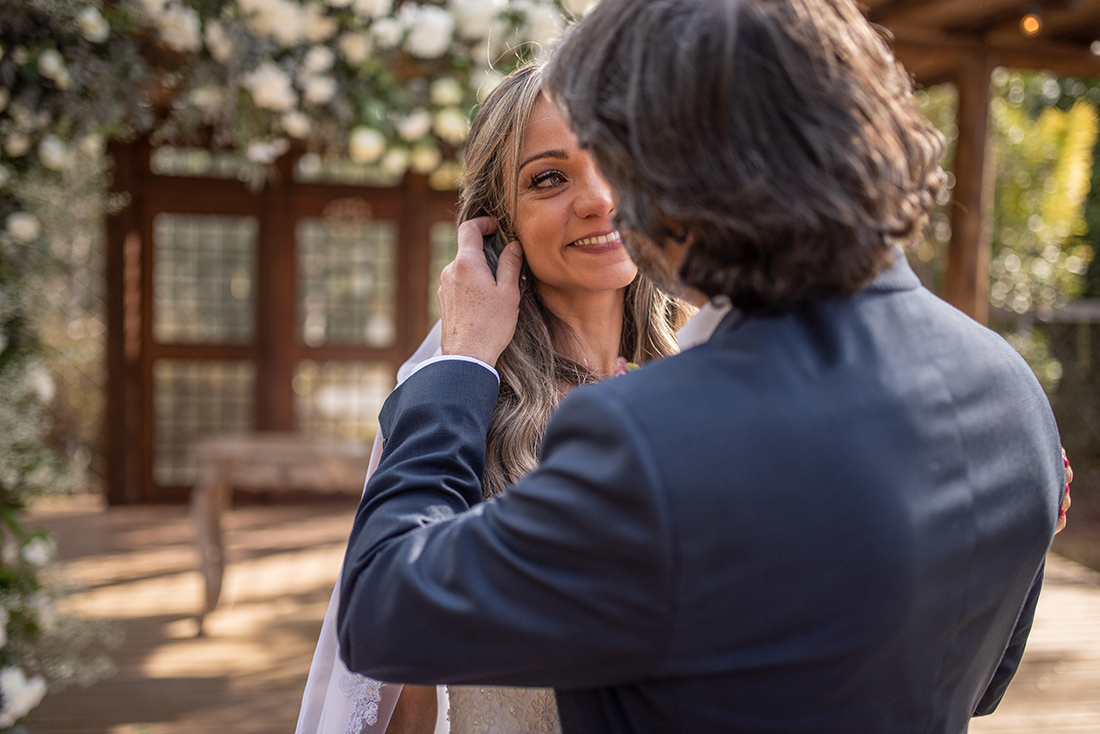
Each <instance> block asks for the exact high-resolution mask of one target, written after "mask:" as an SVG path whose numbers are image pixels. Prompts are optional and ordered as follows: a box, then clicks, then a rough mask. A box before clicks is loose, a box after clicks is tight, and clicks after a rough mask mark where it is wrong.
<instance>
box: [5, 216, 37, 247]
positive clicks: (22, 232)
mask: <svg viewBox="0 0 1100 734" xmlns="http://www.w3.org/2000/svg"><path fill="white" fill-rule="evenodd" d="M5 226H6V227H7V230H8V234H10V235H11V236H12V237H13V238H15V239H16V240H17V241H19V242H33V241H34V240H36V239H38V236H39V235H40V234H42V223H41V222H39V221H38V217H36V216H34V215H33V214H31V213H30V212H12V213H11V214H9V215H8V218H7V221H6V223H5Z"/></svg>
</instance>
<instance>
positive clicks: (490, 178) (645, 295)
mask: <svg viewBox="0 0 1100 734" xmlns="http://www.w3.org/2000/svg"><path fill="white" fill-rule="evenodd" d="M541 92H542V68H541V66H539V65H537V64H528V65H526V66H523V67H521V68H519V69H517V70H516V71H515V72H513V73H512V74H510V75H509V76H508V77H506V78H505V79H504V81H503V82H502V83H501V84H500V85H499V86H498V87H497V88H496V89H495V90H494V91H493V92H492V93H491V94H490V95H489V96H488V97H487V98H486V99H485V101H484V102H483V103H482V104H481V106H480V108H479V109H478V111H477V114H476V115H475V117H474V121H473V124H472V126H471V130H470V135H469V138H468V140H467V142H466V151H465V156H466V164H465V172H464V174H463V177H462V183H461V195H460V205H459V213H458V218H457V219H458V222H459V223H461V222H465V221H466V220H468V219H473V218H474V217H480V216H491V217H493V218H494V219H495V220H496V221H497V230H498V231H497V234H496V235H494V236H493V237H491V238H486V245H485V252H486V257H487V258H488V259H489V262H490V264H491V265H492V266H493V267H494V268H495V267H496V257H497V255H499V253H500V251H501V249H502V248H503V247H504V245H505V244H506V243H508V242H511V241H512V240H515V239H517V238H516V222H515V218H514V213H515V211H516V200H517V196H518V191H519V185H518V180H519V155H520V148H521V146H522V144H523V131H524V130H525V129H526V128H527V123H528V119H529V117H530V113H531V109H532V107H534V104H535V101H536V100H537V99H538V97H539V95H540V94H541ZM522 276H526V277H521V279H520V306H519V322H518V324H517V326H516V333H515V336H514V337H513V338H512V342H511V343H510V344H509V345H508V347H507V349H505V350H504V353H503V354H501V356H500V359H499V360H498V362H497V370H498V371H499V372H500V397H499V399H498V400H497V405H496V409H495V410H494V412H493V418H492V421H491V422H490V425H489V435H488V437H487V439H486V441H487V445H486V468H485V479H484V482H483V484H482V493H483V495H484V496H485V497H491V496H493V495H496V494H499V493H500V492H502V491H503V490H504V489H505V488H506V487H507V486H508V485H510V484H513V483H515V482H516V481H517V480H518V479H520V477H522V476H523V475H524V474H526V473H527V472H529V471H531V470H532V469H534V468H535V465H536V464H537V463H538V455H539V449H540V446H541V444H542V438H543V434H544V433H545V431H546V424H547V423H548V422H549V420H550V416H551V414H552V413H553V412H554V409H555V408H556V407H557V406H558V403H559V402H560V401H561V399H562V397H563V396H564V394H565V392H567V391H568V390H569V389H570V388H572V387H575V386H577V385H580V384H583V383H588V382H595V381H596V380H597V378H598V377H599V376H598V375H596V374H594V373H593V372H592V371H591V370H589V369H588V368H587V367H585V366H584V365H582V364H579V363H577V362H576V361H575V360H572V359H570V358H569V357H567V356H565V354H564V353H563V351H562V350H561V348H560V340H561V339H562V338H563V335H568V333H569V329H568V327H567V326H566V324H565V323H564V322H563V321H561V319H559V318H558V317H557V316H555V315H554V313H553V312H552V311H550V309H548V308H547V307H546V305H545V304H543V302H542V300H541V299H540V298H539V295H538V290H537V288H536V287H535V278H534V276H533V275H532V274H531V271H530V270H529V269H528V268H527V265H526V264H524V266H523V271H522ZM690 313H691V308H690V307H689V306H687V305H686V304H684V303H683V302H681V301H679V300H677V299H675V298H672V297H670V296H668V295H667V294H665V293H664V292H662V291H660V290H659V289H658V288H657V287H656V286H655V285H654V284H653V283H652V282H651V281H650V280H649V279H648V278H646V277H644V276H643V275H641V274H640V273H639V274H638V276H637V277H635V278H634V281H633V282H632V283H631V284H630V285H629V286H627V289H626V294H625V300H624V305H623V330H622V337H621V343H620V347H619V348H620V352H619V353H620V354H621V355H622V356H624V357H626V358H627V359H628V360H629V361H632V362H635V363H637V364H643V363H645V362H648V361H649V360H652V359H657V358H659V357H664V356H667V355H669V354H673V353H675V352H676V351H677V350H676V337H675V333H676V330H677V329H678V328H679V327H680V326H681V325H682V324H683V322H684V321H685V320H686V318H687V317H688V315H690ZM555 335H557V337H555Z"/></svg>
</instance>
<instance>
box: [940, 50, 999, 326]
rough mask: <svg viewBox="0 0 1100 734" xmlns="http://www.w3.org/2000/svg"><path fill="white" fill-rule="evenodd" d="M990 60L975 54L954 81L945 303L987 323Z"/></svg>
mask: <svg viewBox="0 0 1100 734" xmlns="http://www.w3.org/2000/svg"><path fill="white" fill-rule="evenodd" d="M993 66H994V64H993V60H992V59H991V58H990V57H989V56H988V55H986V54H983V53H980V52H979V53H974V54H972V55H971V56H970V57H969V58H968V59H967V60H966V63H965V64H963V65H962V66H961V67H960V68H959V70H958V75H957V76H956V81H955V84H956V86H957V88H958V93H959V108H958V115H957V124H958V128H959V137H958V139H957V141H956V143H955V189H954V195H953V198H952V201H951V209H950V217H951V243H950V245H949V248H948V251H947V268H946V271H945V273H944V293H943V296H944V298H945V299H946V300H947V301H948V302H949V303H951V304H952V305H954V306H955V307H956V308H958V309H959V310H961V311H962V312H963V313H965V314H967V315H968V316H970V317H971V318H973V319H975V320H976V321H978V322H980V323H983V324H984V323H986V322H987V321H988V318H989V297H988V288H989V260H990V252H991V249H992V240H991V232H990V229H991V227H990V219H991V216H990V215H991V212H992V202H993V190H992V189H993V175H992V174H993V170H992V168H993V167H992V161H991V159H990V156H989V155H988V151H989V137H990V136H989V102H990V94H991V89H990V75H991V73H992V71H993Z"/></svg>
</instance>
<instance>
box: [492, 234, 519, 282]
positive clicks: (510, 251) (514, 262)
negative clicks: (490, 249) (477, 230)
mask: <svg viewBox="0 0 1100 734" xmlns="http://www.w3.org/2000/svg"><path fill="white" fill-rule="evenodd" d="M522 265H523V249H522V248H521V247H520V244H519V243H518V242H509V243H508V246H507V247H505V248H504V250H502V251H501V253H500V258H499V260H498V261H497V285H508V286H512V287H515V286H516V285H517V284H518V283H519V271H520V267H521V266H522Z"/></svg>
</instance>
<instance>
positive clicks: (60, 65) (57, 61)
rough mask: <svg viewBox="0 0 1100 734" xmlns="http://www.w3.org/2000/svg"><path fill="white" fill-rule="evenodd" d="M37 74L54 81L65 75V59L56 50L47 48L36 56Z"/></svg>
mask: <svg viewBox="0 0 1100 734" xmlns="http://www.w3.org/2000/svg"><path fill="white" fill-rule="evenodd" d="M38 73H39V74H41V75H42V76H44V77H46V78H47V79H54V80H56V79H57V77H59V76H61V75H62V74H64V73H65V58H64V57H63V56H62V55H61V52H59V51H58V50H57V49H53V48H48V49H46V50H45V51H43V52H42V53H40V54H39V55H38Z"/></svg>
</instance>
